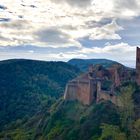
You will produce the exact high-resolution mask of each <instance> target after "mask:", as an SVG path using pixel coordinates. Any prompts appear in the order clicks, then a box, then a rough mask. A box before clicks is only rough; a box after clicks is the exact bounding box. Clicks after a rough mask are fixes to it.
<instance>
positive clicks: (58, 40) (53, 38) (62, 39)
mask: <svg viewBox="0 0 140 140" xmlns="http://www.w3.org/2000/svg"><path fill="white" fill-rule="evenodd" d="M35 34H36V35H37V39H38V40H39V41H41V42H47V43H50V44H65V43H67V42H69V36H68V35H67V34H65V33H63V32H61V31H59V30H58V29H55V28H48V29H44V30H39V31H38V32H36V33H35Z"/></svg>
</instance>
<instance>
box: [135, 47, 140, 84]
mask: <svg viewBox="0 0 140 140" xmlns="http://www.w3.org/2000/svg"><path fill="white" fill-rule="evenodd" d="M136 81H137V84H138V85H140V48H138V47H137V53H136Z"/></svg>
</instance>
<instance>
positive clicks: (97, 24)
mask: <svg viewBox="0 0 140 140" xmlns="http://www.w3.org/2000/svg"><path fill="white" fill-rule="evenodd" d="M111 21H112V19H110V18H104V19H102V20H101V21H99V22H97V21H94V20H91V21H87V22H85V25H87V27H88V28H95V27H102V26H104V25H106V24H109V23H111Z"/></svg>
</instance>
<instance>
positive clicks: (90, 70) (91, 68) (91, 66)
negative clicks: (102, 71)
mask: <svg viewBox="0 0 140 140" xmlns="http://www.w3.org/2000/svg"><path fill="white" fill-rule="evenodd" d="M93 72H94V67H93V65H90V66H89V68H88V76H89V79H92V78H93Z"/></svg>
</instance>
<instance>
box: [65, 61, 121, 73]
mask: <svg viewBox="0 0 140 140" xmlns="http://www.w3.org/2000/svg"><path fill="white" fill-rule="evenodd" d="M68 63H69V64H71V65H73V66H76V67H78V68H79V69H80V70H82V71H87V69H88V67H89V65H91V64H93V65H97V64H99V65H102V66H104V67H110V66H112V65H114V64H120V63H118V62H116V61H112V60H108V59H76V58H75V59H71V60H69V61H68Z"/></svg>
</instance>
